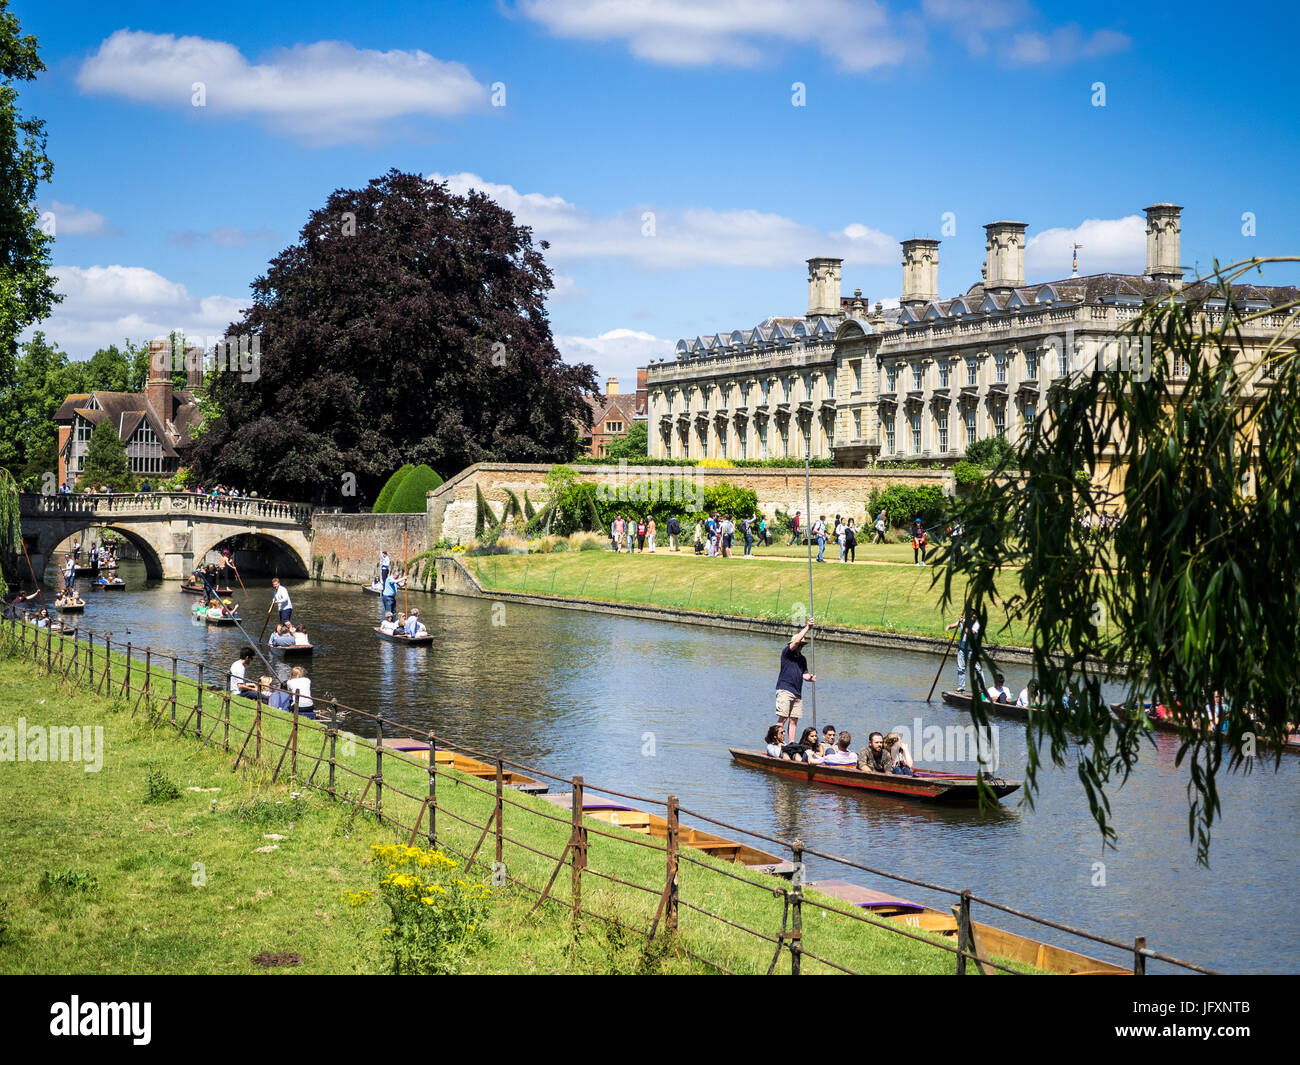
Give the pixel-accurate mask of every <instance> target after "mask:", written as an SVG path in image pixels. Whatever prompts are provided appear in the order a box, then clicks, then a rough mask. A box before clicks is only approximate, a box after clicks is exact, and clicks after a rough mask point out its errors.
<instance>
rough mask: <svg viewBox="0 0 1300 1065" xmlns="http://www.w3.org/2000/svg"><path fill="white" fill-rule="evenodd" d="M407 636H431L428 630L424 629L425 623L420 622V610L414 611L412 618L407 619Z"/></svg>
mask: <svg viewBox="0 0 1300 1065" xmlns="http://www.w3.org/2000/svg"><path fill="white" fill-rule="evenodd" d="M406 635H407V636H427V635H429V630H428V629H426V628H425V627H424V623H423V622H422V621H420V612H419V611H418V610H412V611H411V616H410V617H409V618H407V619H406Z"/></svg>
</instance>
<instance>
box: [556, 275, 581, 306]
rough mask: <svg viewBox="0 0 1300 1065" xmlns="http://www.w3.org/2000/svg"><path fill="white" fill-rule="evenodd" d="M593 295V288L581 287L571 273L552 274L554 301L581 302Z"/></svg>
mask: <svg viewBox="0 0 1300 1065" xmlns="http://www.w3.org/2000/svg"><path fill="white" fill-rule="evenodd" d="M590 295H591V289H589V288H583V287H581V286H580V285H579V284H578V283H577V282H576V281H574V280H573V278H572V277H571V276H570V275H569V274H552V275H551V295H550V299H551V302H552V303H580V302H581V301H582V300H585V299H586V298H587V297H588V296H590Z"/></svg>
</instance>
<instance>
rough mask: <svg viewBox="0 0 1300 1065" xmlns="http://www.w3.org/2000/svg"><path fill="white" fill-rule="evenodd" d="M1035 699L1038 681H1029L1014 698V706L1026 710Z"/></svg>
mask: <svg viewBox="0 0 1300 1065" xmlns="http://www.w3.org/2000/svg"><path fill="white" fill-rule="evenodd" d="M1037 698H1038V681H1036V680H1031V681H1030V682H1029V683H1028V684H1026V685H1025V686H1024V687H1023V688H1021V689H1020V694H1019V695H1017V696H1016V705H1017V706H1019V707H1024V708H1026V709H1027V708H1028V707H1029V706H1030V704H1031V703H1032V702H1033V701H1034V700H1035V699H1037Z"/></svg>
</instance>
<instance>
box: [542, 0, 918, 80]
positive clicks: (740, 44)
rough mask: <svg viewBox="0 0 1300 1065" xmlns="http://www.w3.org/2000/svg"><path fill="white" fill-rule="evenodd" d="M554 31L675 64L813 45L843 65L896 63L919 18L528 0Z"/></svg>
mask: <svg viewBox="0 0 1300 1065" xmlns="http://www.w3.org/2000/svg"><path fill="white" fill-rule="evenodd" d="M520 10H521V11H522V12H523V14H524V15H525V16H527V17H528V18H530V19H532V20H533V21H534V22H538V23H540V24H541V25H543V26H545V27H546V29H547V30H549V31H550V32H551V33H552V34H554V35H555V36H557V37H569V38H577V39H579V40H594V41H609V40H621V41H624V42H626V44H627V47H628V50H629V51H630V52H631V53H632V54H633V55H635V56H638V57H639V58H641V59H646V60H649V61H650V62H653V63H663V64H666V65H670V66H704V65H710V64H721V65H727V66H757V65H760V64H762V63H764V62H765V61H766V60H768V59H772V60H775V59H779V58H781V57H782V56H781V53H782V51H783V46H789V45H792V44H793V45H811V46H813V47H816V48H818V49H819V50H820V51H821V52H822V53H823V54H824V55H826V56H829V57H830V58H831V59H833V60H834V61H835V63H836V64H837V65H838V66H839V67H840V68H841V69H844V70H855V71H860V70H872V69H875V68H877V67H889V66H897V65H899V64H901V63H902V62H903V61H904V60H905V59H906V58H908V56H909V55H910V54H911V53H913V52H914V51H917V50H919V48H920V44H919V40H918V33H917V29H916V24H915V20H914V19H912V18H908V17H905V18H902V19H899V20H897V21H891V19H890V16H889V13H888V12H887V10H886V9H885V7H884V5H883V4H880V3H877V2H875V0H523V2H522V3H521V4H520Z"/></svg>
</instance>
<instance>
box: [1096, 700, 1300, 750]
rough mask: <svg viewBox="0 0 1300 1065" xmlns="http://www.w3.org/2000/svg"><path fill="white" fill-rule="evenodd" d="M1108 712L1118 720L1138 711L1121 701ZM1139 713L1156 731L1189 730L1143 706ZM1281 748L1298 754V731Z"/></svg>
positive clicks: (1260, 742)
mask: <svg viewBox="0 0 1300 1065" xmlns="http://www.w3.org/2000/svg"><path fill="white" fill-rule="evenodd" d="M1110 712H1111V713H1112V714H1114V715H1115V717H1116V718H1117V719H1118V720H1120V721H1127V720H1128V719H1129V718H1130V717H1131V716H1133V715H1134V714H1136V713H1138V711H1136V710H1134V709H1132V708H1126V707H1125V706H1124V705H1123V704H1122V703H1111V704H1110ZM1141 713H1142V716H1143V717H1144V718H1145V719H1146V723H1147V724H1148V725H1150V727H1151V728H1153V729H1155V731H1156V732H1170V733H1173V734H1174V735H1177V736H1183V735H1186V734H1187V733H1188V731H1189V729H1188V727H1187V725H1185V724H1183V725H1180V724H1179V723H1178V721H1177V720H1176V719H1175V718H1172V717H1156V716H1155V715H1154V714H1152V713H1151V712H1150V711H1148V710H1147V709H1145V708H1143V710H1142V711H1141ZM1210 738H1212V736H1207V737H1206V739H1210ZM1255 742H1256V743H1257V744H1258V745H1259V746H1260V747H1271V746H1272V744H1271V743H1269V741H1268V740H1266V739H1264V737H1262V736H1258V735H1257V736H1256V737H1255ZM1282 750H1284V751H1286V752H1287V753H1288V754H1300V732H1293V733H1291V735H1290V736H1288V737H1287V739H1286V742H1285V743H1283V744H1282Z"/></svg>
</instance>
